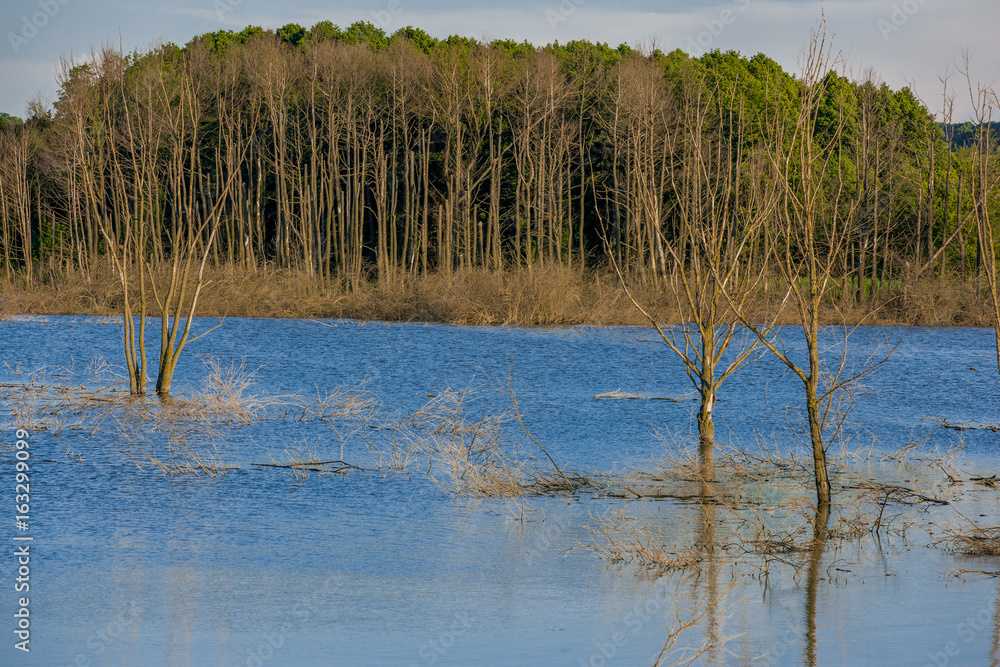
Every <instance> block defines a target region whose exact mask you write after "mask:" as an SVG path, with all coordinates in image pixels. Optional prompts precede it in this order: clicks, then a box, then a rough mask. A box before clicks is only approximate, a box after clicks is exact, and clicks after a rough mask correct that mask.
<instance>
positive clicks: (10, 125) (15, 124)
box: [0, 111, 24, 132]
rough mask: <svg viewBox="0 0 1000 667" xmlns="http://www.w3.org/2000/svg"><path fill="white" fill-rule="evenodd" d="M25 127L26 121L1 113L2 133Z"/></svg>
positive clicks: (0, 127)
mask: <svg viewBox="0 0 1000 667" xmlns="http://www.w3.org/2000/svg"><path fill="white" fill-rule="evenodd" d="M22 125H24V121H23V120H21V119H20V118H18V117H17V116H11V115H10V114H9V113H4V112H2V111H0V132H2V131H4V130H7V129H11V130H13V129H16V128H19V127H21V126H22Z"/></svg>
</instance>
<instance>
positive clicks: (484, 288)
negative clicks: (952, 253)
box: [0, 263, 992, 326]
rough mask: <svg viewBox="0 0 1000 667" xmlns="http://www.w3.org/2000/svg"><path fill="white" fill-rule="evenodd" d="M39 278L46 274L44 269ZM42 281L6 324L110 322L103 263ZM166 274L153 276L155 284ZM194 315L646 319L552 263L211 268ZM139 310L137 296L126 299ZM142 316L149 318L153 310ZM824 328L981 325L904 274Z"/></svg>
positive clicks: (641, 289) (7, 292) (953, 299)
mask: <svg viewBox="0 0 1000 667" xmlns="http://www.w3.org/2000/svg"><path fill="white" fill-rule="evenodd" d="M42 268H44V270H41V269H42ZM36 274H37V275H38V276H40V279H38V280H36V281H35V282H34V283H33V284H32V285H30V286H29V285H27V284H26V283H25V281H24V280H23V277H19V276H15V277H14V278H13V279H10V280H6V281H0V317H2V316H10V315H14V314H25V313H34V314H50V315H54V314H77V315H99V316H108V315H115V314H117V313H119V311H120V308H121V304H122V294H121V288H120V286H119V283H118V279H117V277H116V276H115V275H114V274H113V273H112V272H111V271H110V270H109V268H108V267H107V266H105V264H104V263H98V264H97V266H96V267H95V268H94V269H92V270H91V271H90V272H89V274H84V273H83V272H80V271H77V270H75V269H65V270H55V269H54V268H53V269H51V270H50V269H49V267H39V270H38V271H36ZM167 277H168V276H167V269H166V268H165V267H164V268H158V269H154V278H155V279H156V280H157V281H158V282H160V283H164V281H166V280H167ZM205 278H206V281H207V288H206V289H205V290H203V291H202V295H201V298H200V301H199V307H198V314H199V315H202V316H210V317H224V316H229V317H346V318H356V319H377V320H387V321H410V320H418V321H438V322H448V323H452V324H469V325H516V326H536V325H542V326H545V325H568V324H593V325H612V324H618V325H641V324H646V320H645V318H644V317H643V316H642V315H641V313H639V312H638V311H637V310H636V309H635V307H634V306H633V305H632V304H631V302H630V301H629V299H628V298H627V296H626V295H625V292H624V290H622V288H621V285H620V284H619V281H618V277H617V275H616V274H615V273H614V271H612V270H611V268H610V266H604V267H596V268H592V269H580V268H569V267H566V266H564V265H562V264H558V263H538V264H535V265H533V266H531V267H521V266H518V267H509V268H507V269H505V270H503V271H488V270H486V269H481V268H463V269H460V270H458V271H455V272H453V273H452V274H450V275H445V274H443V273H430V274H427V275H423V276H416V275H411V274H409V273H406V272H403V271H394V272H392V273H390V274H389V275H385V276H379V277H378V278H377V279H376V278H375V277H374V276H362V277H354V276H337V277H333V278H331V279H324V278H322V277H321V276H319V275H318V274H316V273H315V272H313V273H309V272H306V271H303V270H299V269H290V268H285V269H277V268H274V266H272V265H270V264H264V265H263V266H259V267H255V268H249V269H248V268H243V267H236V266H233V265H231V264H222V265H217V266H209V267H208V268H207V270H206V276H205ZM625 280H626V281H627V282H628V285H629V289H630V290H632V292H633V294H634V295H635V296H636V297H637V298H638V299H639V300H640V301H641V302H642V303H643V304H644V305H645V306H648V308H649V309H650V312H652V313H655V314H656V317H657V318H658V319H661V320H662V321H664V322H668V323H675V322H679V321H682V320H684V319H685V317H686V315H685V313H684V308H682V307H681V306H680V305H679V304H681V303H682V302H683V299H678V296H679V294H680V293H679V291H678V290H679V289H680V284H679V281H678V280H677V279H676V278H675V277H671V276H667V277H665V278H663V279H660V280H656V281H653V280H650V279H649V277H648V276H645V275H642V274H638V273H637V274H629V275H626V276H625ZM786 296H787V289H786V288H785V287H784V286H783V284H782V283H781V281H780V280H778V279H777V278H776V277H769V278H768V279H767V280H764V281H762V282H761V283H760V285H759V287H758V290H757V292H756V293H754V294H752V295H750V299H749V301H748V302H747V304H746V305H745V310H746V313H747V315H748V316H749V317H750V318H751V319H757V320H760V321H765V320H768V321H770V320H771V319H774V318H776V320H775V321H776V322H777V323H779V324H780V323H787V322H791V321H794V320H795V316H794V313H792V312H791V309H790V308H791V304H790V302H789V300H788V299H786V298H785V297H786ZM133 298H134V299H135V301H134V302H137V298H138V294H135V295H133ZM149 308H150V312H149V314H150V316H157V315H158V312H157V310H156V304H155V303H150V304H149ZM824 309H825V310H824V315H823V319H824V322H825V323H827V324H842V323H846V324H854V323H859V322H865V323H868V324H920V325H980V326H982V325H988V324H990V323H991V322H992V320H991V316H990V310H989V308H988V304H987V301H986V299H985V298H984V294H983V293H982V291H981V290H980V289H979V288H978V287H977V285H976V282H975V280H974V279H968V280H964V279H961V278H958V277H955V276H952V275H948V276H945V277H931V276H927V275H924V276H916V275H908V276H904V277H902V278H900V279H895V280H893V281H892V282H891V283H890V284H889V285H888V286H883V287H880V288H879V289H878V290H876V292H875V294H873V295H870V296H866V297H865V299H864V301H862V302H858V301H857V299H856V298H855V297H854V296H853V295H850V294H838V293H837V290H832V291H831V298H830V300H829V301H828V302H825V303H824Z"/></svg>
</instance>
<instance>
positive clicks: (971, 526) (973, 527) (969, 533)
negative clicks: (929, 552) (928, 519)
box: [934, 515, 1000, 556]
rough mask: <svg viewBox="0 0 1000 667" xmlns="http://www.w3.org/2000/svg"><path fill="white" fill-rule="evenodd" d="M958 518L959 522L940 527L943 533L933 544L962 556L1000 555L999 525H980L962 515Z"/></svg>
mask: <svg viewBox="0 0 1000 667" xmlns="http://www.w3.org/2000/svg"><path fill="white" fill-rule="evenodd" d="M959 518H960V519H961V521H960V522H959V523H950V524H945V525H944V526H942V527H941V528H942V529H943V533H942V534H941V535H940V536H939V537H938V538H937V539H936V540H935V541H934V545H935V546H942V547H944V548H946V549H948V550H949V551H951V552H953V553H957V554H961V555H963V556H1000V526H980V525H978V524H976V523H975V522H973V521H972V520H970V519H968V518H966V517H964V516H962V515H959Z"/></svg>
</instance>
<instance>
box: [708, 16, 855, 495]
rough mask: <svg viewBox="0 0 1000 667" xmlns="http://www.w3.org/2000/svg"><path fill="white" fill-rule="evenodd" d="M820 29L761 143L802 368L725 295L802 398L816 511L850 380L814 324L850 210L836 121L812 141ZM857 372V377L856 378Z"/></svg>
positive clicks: (823, 69) (820, 77) (822, 69)
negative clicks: (833, 364) (797, 89)
mask: <svg viewBox="0 0 1000 667" xmlns="http://www.w3.org/2000/svg"><path fill="white" fill-rule="evenodd" d="M830 52H831V47H830V46H829V45H828V44H827V37H826V27H825V22H824V23H823V25H822V26H821V28H820V29H819V30H818V31H816V32H814V33H813V36H812V39H811V40H810V43H809V46H808V50H807V53H806V55H805V60H804V63H803V70H802V77H801V94H800V100H799V105H798V108H797V109H795V110H793V111H791V112H790V113H791V116H790V117H785V116H784V114H783V113H782V112H781V111H780V106H776V108H777V109H778V111H777V112H776V114H775V117H774V118H773V119H772V121H771V123H770V128H769V136H768V137H767V142H768V151H769V159H770V162H771V167H772V170H773V175H772V178H774V180H775V182H776V183H777V184H778V188H779V205H778V206H777V207H776V208H775V216H774V220H773V222H772V223H771V224H770V225H769V226H768V229H769V231H770V233H772V234H774V235H775V237H774V238H773V239H772V243H771V247H773V248H777V249H778V250H777V251H776V252H775V255H776V257H775V262H774V263H775V265H776V266H777V269H778V271H779V273H780V275H781V277H782V279H783V281H784V283H785V285H786V287H787V290H788V296H787V297H786V299H787V298H789V297H790V298H791V300H792V302H793V305H794V312H795V316H796V320H797V323H798V325H799V326H800V327H801V330H802V334H803V337H804V340H805V347H806V357H807V359H806V361H805V362H804V363H803V362H799V361H795V360H794V359H793V355H792V353H791V352H789V350H788V349H787V348H786V346H785V345H784V343H783V342H782V341H781V339H780V338H778V337H777V336H776V335H775V329H774V328H773V327H768V326H763V325H760V324H759V323H754V322H752V321H751V319H750V318H749V317H748V313H747V312H746V310H745V309H743V308H740V307H739V305H738V303H736V301H735V300H734V299H733V297H732V296H730V295H729V294H728V293H727V297H728V298H729V301H730V303H731V304H733V306H734V308H736V311H737V313H738V314H739V318H740V320H741V321H743V322H744V323H745V324H746V325H747V326H748V327H749V328H750V329H751V330H752V331H753V332H754V333H755V334H756V335H757V336H758V338H759V339H760V341H761V343H763V344H764V346H765V347H766V348H767V349H768V350H770V351H771V352H772V353H773V354H774V355H775V356H776V357H777V358H778V359H779V360H781V362H782V363H784V364H785V365H786V366H787V367H788V368H789V369H790V370H791V371H792V372H793V373H794V374H795V375H796V376H797V377H798V378H799V380H801V382H802V386H803V389H804V392H805V407H806V416H807V419H808V427H809V440H810V444H811V447H812V458H813V468H814V477H815V482H816V497H817V501H818V503H819V504H820V505H824V504H829V503H830V501H831V486H830V477H829V472H828V469H827V461H826V450H827V445H828V442H827V440H826V435H825V430H826V428H827V426H828V425H830V424H831V423H833V422H832V421H831V419H833V418H835V417H836V416H837V411H836V409H835V408H836V406H837V401H836V399H837V397H838V392H839V391H840V390H841V389H844V388H845V387H846V386H847V385H848V384H849V383H850V382H851V381H853V380H855V379H857V377H858V375H855V376H852V377H850V378H845V377H844V375H843V374H844V370H845V368H846V367H847V355H848V350H847V345H846V336H847V335H849V332H846V333H845V342H844V346H843V350H842V357H841V363H840V365H839V367H838V368H837V369H836V370H834V371H833V372H832V373H830V374H827V369H826V367H825V365H824V364H823V361H822V360H821V358H820V321H821V317H822V312H823V301H824V297H826V296H827V294H828V293H829V291H830V290H831V288H832V287H833V286H834V279H835V276H834V271H835V269H836V268H837V267H838V266H840V265H841V261H840V259H841V254H842V253H843V252H844V251H845V248H846V247H847V242H848V239H849V234H848V229H847V227H848V222H849V221H850V220H851V219H853V217H854V215H855V209H856V208H857V205H858V202H857V200H856V199H850V198H847V197H845V196H844V192H845V189H846V187H847V178H848V176H847V175H846V174H845V173H844V169H843V167H842V164H841V162H840V161H839V160H838V159H837V158H838V152H839V147H840V144H841V135H842V132H843V122H844V117H843V114H842V113H841V118H840V122H839V125H838V126H837V127H835V128H833V129H832V130H831V131H829V132H828V133H827V134H826V136H816V135H815V132H814V128H815V127H816V117H817V113H818V111H819V107H820V101H821V100H822V98H823V95H824V92H825V89H824V80H825V75H826V73H827V71H828V69H829V65H830V62H831V57H830ZM863 372H864V371H863Z"/></svg>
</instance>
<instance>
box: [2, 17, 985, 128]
mask: <svg viewBox="0 0 1000 667" xmlns="http://www.w3.org/2000/svg"><path fill="white" fill-rule="evenodd" d="M820 6H821V5H820V2H819V0H815V1H814V0H621V1H618V2H615V1H614V0H543V1H541V2H530V1H529V0H514V1H513V2H508V3H504V4H499V3H495V2H485V1H483V0H463V1H461V2H458V1H455V0H354V1H351V2H344V1H342V0H328V1H326V2H323V1H320V0H283V1H282V2H267V1H265V0H183V1H176V0H162V1H160V2H154V1H151V0H136V1H132V2H125V1H119V2H115V1H111V0H4V1H3V3H2V5H0V26H2V28H3V30H2V35H0V111H5V112H7V113H11V114H14V115H17V116H24V109H25V105H26V103H27V101H28V100H29V99H31V98H33V97H35V96H36V95H39V94H40V95H41V96H42V100H43V101H44V102H46V103H47V104H51V102H52V100H53V99H54V98H55V96H56V91H57V89H58V87H57V83H56V74H55V73H56V69H57V67H58V64H59V62H60V59H62V58H67V59H69V58H72V59H74V60H76V61H80V60H83V59H86V58H87V57H88V55H89V54H90V52H91V49H92V48H94V47H99V46H100V45H101V44H106V43H111V44H113V45H115V46H119V45H120V46H121V47H122V48H123V49H124V50H126V51H132V50H134V49H146V48H148V47H150V46H151V45H153V44H155V43H157V42H174V43H177V44H184V43H186V42H187V41H188V40H190V38H191V37H193V36H194V35H197V34H201V33H205V32H210V31H214V30H219V29H222V28H232V29H242V28H243V27H245V26H247V25H251V24H252V25H261V26H264V27H266V28H275V27H278V26H281V25H284V24H286V23H291V22H295V23H301V24H302V25H304V26H307V27H308V26H311V25H312V24H314V23H316V22H317V21H320V20H324V19H328V20H331V21H333V22H334V23H337V24H339V25H342V26H343V25H348V24H350V23H352V22H354V21H358V20H367V21H372V22H373V23H377V24H380V25H381V26H382V27H383V29H385V30H386V32H392V31H394V30H396V29H397V28H400V27H403V26H406V25H414V26H417V27H420V28H423V29H424V30H426V31H427V32H429V33H430V34H432V35H434V36H436V37H446V36H447V35H449V34H461V35H467V36H470V37H478V38H483V37H486V38H513V39H516V40H518V41H521V40H524V39H527V40H529V41H530V42H532V43H535V44H546V43H549V42H552V41H555V40H558V41H560V42H566V41H569V40H572V39H589V40H592V41H602V42H609V43H611V44H612V45H617V44H619V43H622V42H625V43H627V44H630V45H633V46H635V45H641V44H649V43H650V42H651V41H655V43H656V44H657V46H658V47H659V48H660V49H661V50H664V51H669V50H672V49H674V48H677V47H679V48H681V49H683V50H685V51H687V52H688V53H695V54H699V52H700V51H704V50H707V49H713V48H719V49H722V50H728V49H735V50H737V51H740V52H741V53H743V54H745V55H753V54H756V53H760V52H762V53H765V54H767V55H768V56H770V57H772V58H774V59H775V60H777V61H778V62H779V63H780V64H781V65H782V66H783V67H784V68H785V69H786V70H789V71H793V72H795V71H797V70H798V61H799V57H800V55H801V53H802V49H803V46H804V44H805V42H806V40H807V39H808V36H809V31H810V29H811V28H813V27H815V26H816V24H817V22H818V20H819V17H820ZM823 8H824V11H825V14H826V19H827V23H828V31H829V32H830V33H832V34H833V37H834V46H835V48H836V49H837V50H839V51H841V52H842V53H843V57H844V69H845V71H846V72H847V73H848V74H850V75H853V76H855V77H861V76H862V75H863V73H864V72H865V71H866V70H868V69H869V68H871V69H873V70H874V71H875V72H876V74H877V78H878V79H879V80H881V81H885V82H886V83H888V84H889V85H890V86H892V87H893V88H899V87H901V86H904V85H907V83H912V84H913V86H914V89H915V91H916V92H917V94H918V95H919V96H920V97H921V98H922V99H923V100H924V102H925V103H926V104H927V105H928V107H929V108H930V109H931V110H935V111H936V110H938V109H939V108H940V106H941V97H942V87H941V83H940V81H939V77H941V76H943V75H944V74H945V71H946V68H950V70H951V71H952V72H955V70H956V65H960V64H961V62H962V54H963V52H964V51H965V50H968V51H970V52H971V53H972V75H973V78H974V79H975V80H976V81H977V82H981V83H984V84H987V85H992V84H994V83H996V79H998V78H1000V40H997V39H996V38H995V33H996V26H997V25H1000V2H998V1H997V0H947V2H946V1H945V0H835V1H827V2H824V3H823ZM952 83H953V84H954V86H955V94H956V101H955V111H956V117H957V118H956V119H957V120H961V119H964V118H965V117H967V116H968V113H969V102H968V98H969V95H968V90H967V87H966V85H965V81H964V78H962V77H961V76H960V75H957V74H956V75H955V76H953V78H952Z"/></svg>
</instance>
